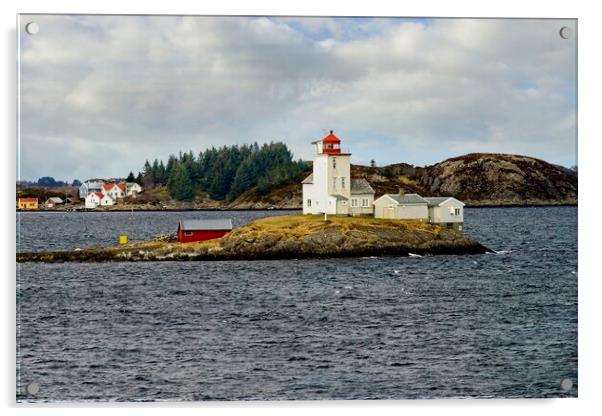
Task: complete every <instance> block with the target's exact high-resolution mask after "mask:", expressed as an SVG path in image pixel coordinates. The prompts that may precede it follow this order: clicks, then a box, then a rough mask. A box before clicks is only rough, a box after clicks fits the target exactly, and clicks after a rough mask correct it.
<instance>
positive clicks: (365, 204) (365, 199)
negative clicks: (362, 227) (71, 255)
mask: <svg viewBox="0 0 602 416" xmlns="http://www.w3.org/2000/svg"><path fill="white" fill-rule="evenodd" d="M362 206H363V207H367V206H368V198H362Z"/></svg>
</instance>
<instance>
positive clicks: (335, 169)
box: [302, 130, 374, 215]
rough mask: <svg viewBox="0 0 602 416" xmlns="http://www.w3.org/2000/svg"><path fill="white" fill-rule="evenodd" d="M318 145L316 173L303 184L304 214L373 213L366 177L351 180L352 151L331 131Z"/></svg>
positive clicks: (371, 193)
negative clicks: (348, 151)
mask: <svg viewBox="0 0 602 416" xmlns="http://www.w3.org/2000/svg"><path fill="white" fill-rule="evenodd" d="M312 144H313V145H314V147H315V154H314V162H313V173H312V174H311V175H309V176H308V177H307V178H305V179H304V180H303V182H302V184H303V213H304V214H324V213H326V214H333V215H334V214H340V215H349V214H351V215H362V214H364V215H372V213H373V205H372V203H373V202H374V190H373V189H372V187H371V186H370V184H368V182H367V181H366V180H365V179H351V160H350V159H351V153H343V152H342V151H341V140H340V139H339V138H338V137H337V136H335V135H334V134H333V132H332V130H331V131H330V134H329V135H327V136H326V137H324V138H323V139H322V140H318V141H315V142H312Z"/></svg>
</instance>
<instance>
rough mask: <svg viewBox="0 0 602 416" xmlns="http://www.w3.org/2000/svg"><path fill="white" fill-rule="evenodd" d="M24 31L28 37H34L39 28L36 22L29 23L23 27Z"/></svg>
mask: <svg viewBox="0 0 602 416" xmlns="http://www.w3.org/2000/svg"><path fill="white" fill-rule="evenodd" d="M25 31H26V32H27V33H29V34H30V35H35V34H37V33H38V32H39V31H40V26H39V25H38V24H37V23H36V22H29V23H27V24H26V25H25Z"/></svg>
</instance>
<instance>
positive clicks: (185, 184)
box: [167, 163, 195, 201]
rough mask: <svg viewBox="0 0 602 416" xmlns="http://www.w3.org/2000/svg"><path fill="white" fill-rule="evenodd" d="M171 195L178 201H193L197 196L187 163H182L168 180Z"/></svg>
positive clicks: (168, 189)
mask: <svg viewBox="0 0 602 416" xmlns="http://www.w3.org/2000/svg"><path fill="white" fill-rule="evenodd" d="M167 191H168V192H169V195H170V196H171V197H172V198H173V199H176V200H178V201H192V200H193V199H194V196H195V190H194V183H193V182H192V180H191V179H190V172H188V168H187V166H186V165H185V164H183V163H180V164H178V166H176V168H175V169H174V171H173V174H172V176H171V178H169V181H168V182H167Z"/></svg>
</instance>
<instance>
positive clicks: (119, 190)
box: [102, 182, 126, 205]
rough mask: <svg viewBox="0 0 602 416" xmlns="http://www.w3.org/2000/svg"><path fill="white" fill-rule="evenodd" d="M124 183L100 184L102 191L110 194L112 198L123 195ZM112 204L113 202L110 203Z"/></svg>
mask: <svg viewBox="0 0 602 416" xmlns="http://www.w3.org/2000/svg"><path fill="white" fill-rule="evenodd" d="M125 191H126V186H125V183H124V182H122V183H105V184H104V185H103V186H102V192H103V193H104V194H105V195H108V196H110V197H111V198H112V199H113V200H115V199H118V198H123V197H125ZM111 205H113V204H111Z"/></svg>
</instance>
